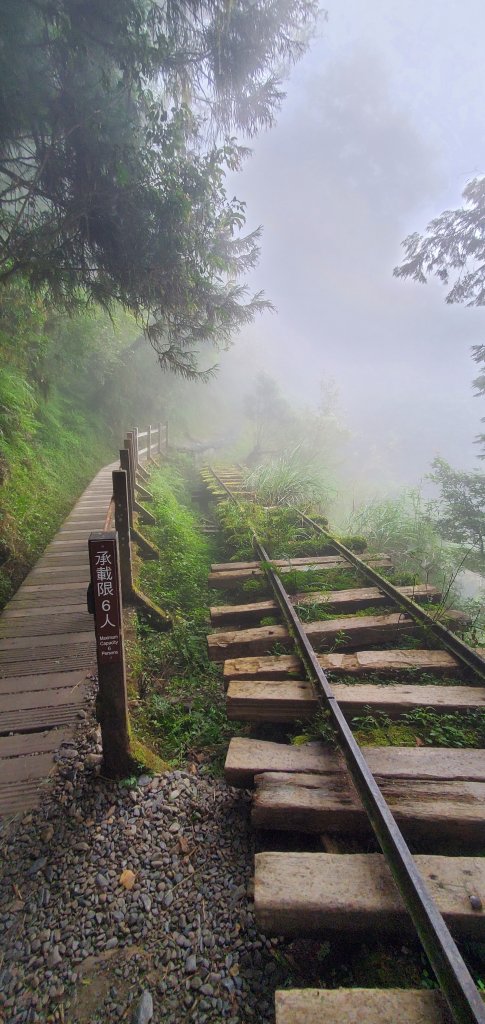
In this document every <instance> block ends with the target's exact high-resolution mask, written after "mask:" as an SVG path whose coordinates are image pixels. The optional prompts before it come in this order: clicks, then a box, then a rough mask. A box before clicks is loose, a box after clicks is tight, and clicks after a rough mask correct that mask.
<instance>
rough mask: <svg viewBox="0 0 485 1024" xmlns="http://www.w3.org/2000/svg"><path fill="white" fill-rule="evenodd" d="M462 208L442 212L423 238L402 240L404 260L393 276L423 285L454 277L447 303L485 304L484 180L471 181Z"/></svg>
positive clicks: (465, 192) (464, 193)
mask: <svg viewBox="0 0 485 1024" xmlns="http://www.w3.org/2000/svg"><path fill="white" fill-rule="evenodd" d="M463 199H464V205H463V206H462V207H460V208H459V209H457V210H445V212H444V213H442V214H441V215H440V216H439V217H436V219H435V220H432V221H431V223H430V224H428V226H427V228H426V232H425V234H424V235H420V234H419V233H418V232H415V233H414V234H412V235H408V237H407V238H405V239H404V242H403V247H404V249H405V252H406V258H405V260H404V261H403V262H402V263H401V265H400V266H399V267H395V269H394V275H395V276H396V277H412V278H413V279H414V280H415V281H419V282H420V283H421V284H425V283H426V280H427V278H428V277H430V276H432V275H435V276H436V277H438V278H439V280H440V281H442V282H443V284H445V285H449V284H450V280H451V279H452V278H455V280H454V281H453V284H452V286H451V288H450V290H449V292H448V294H447V296H446V301H447V302H450V303H453V302H466V303H467V304H468V305H469V306H483V305H485V178H474V180H473V181H470V182H468V185H467V186H466V188H465V189H464V192H463Z"/></svg>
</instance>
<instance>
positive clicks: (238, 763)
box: [224, 736, 485, 788]
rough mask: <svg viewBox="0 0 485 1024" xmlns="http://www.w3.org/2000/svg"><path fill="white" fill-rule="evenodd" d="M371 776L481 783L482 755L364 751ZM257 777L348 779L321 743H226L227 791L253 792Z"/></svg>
mask: <svg viewBox="0 0 485 1024" xmlns="http://www.w3.org/2000/svg"><path fill="white" fill-rule="evenodd" d="M362 750H363V754H364V757H365V759H366V761H367V764H368V765H369V768H370V770H371V772H373V774H374V775H378V776H379V777H380V778H387V779H389V778H391V779H409V780H412V781H414V780H416V779H430V780H431V781H437V780H438V781H439V780H443V781H445V780H449V781H453V780H454V779H456V780H469V781H470V782H485V758H484V756H483V750H471V749H453V748H448V747H363V748H362ZM261 772H304V773H307V772H310V773H312V774H319V775H335V774H336V773H340V772H344V773H347V766H346V764H345V760H344V758H343V755H342V754H341V752H340V751H339V750H335V749H333V747H329V746H326V745H325V744H324V743H322V742H321V741H320V740H315V741H314V742H312V743H304V744H301V745H298V746H297V745H295V746H293V745H292V744H288V743H273V742H271V741H269V740H254V739H249V738H248V737H246V736H235V737H233V739H232V740H231V741H230V743H229V749H228V751H227V757H226V763H225V766H224V775H225V778H226V782H228V783H229V784H230V785H231V786H242V787H244V788H246V787H247V786H252V785H253V782H254V778H255V776H256V775H259V774H260V773H261Z"/></svg>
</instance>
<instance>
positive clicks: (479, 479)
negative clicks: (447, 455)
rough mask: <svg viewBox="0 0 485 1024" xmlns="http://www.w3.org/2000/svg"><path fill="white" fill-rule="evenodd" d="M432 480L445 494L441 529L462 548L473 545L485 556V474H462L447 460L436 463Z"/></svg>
mask: <svg viewBox="0 0 485 1024" xmlns="http://www.w3.org/2000/svg"><path fill="white" fill-rule="evenodd" d="M431 465H432V468H433V472H432V473H430V474H429V477H430V480H432V481H433V483H435V484H437V485H438V487H439V488H440V490H441V497H440V507H439V516H438V519H437V526H438V528H439V530H440V531H441V532H442V534H443V536H444V537H446V538H447V539H448V540H452V541H456V542H457V543H458V544H461V543H471V544H473V545H474V547H478V548H479V550H480V554H481V555H484V554H485V545H484V538H485V474H483V473H476V472H475V473H459V472H458V471H457V470H454V469H452V467H451V466H449V465H448V463H447V462H445V460H444V459H441V458H436V459H434V460H433V462H432V464H431Z"/></svg>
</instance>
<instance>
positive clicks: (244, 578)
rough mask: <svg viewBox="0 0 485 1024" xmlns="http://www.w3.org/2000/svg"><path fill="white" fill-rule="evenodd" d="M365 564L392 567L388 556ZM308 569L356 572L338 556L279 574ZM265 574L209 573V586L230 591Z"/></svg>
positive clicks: (283, 568)
mask: <svg viewBox="0 0 485 1024" xmlns="http://www.w3.org/2000/svg"><path fill="white" fill-rule="evenodd" d="M366 564H367V565H370V566H371V567H372V568H373V569H389V568H390V567H391V565H392V562H391V559H390V558H389V556H388V555H382V556H380V557H379V556H374V557H373V558H368V559H366ZM308 569H313V570H314V571H318V572H325V571H326V570H328V569H349V570H350V571H351V572H356V571H358V570H355V569H354V567H353V565H351V564H350V562H347V561H346V559H345V558H341V557H339V556H335V557H332V556H328V557H326V558H322V559H321V560H320V561H319V562H318V564H316V563H315V561H314V560H313V561H312V560H311V559H307V560H306V561H305V562H304V563H303V564H300V565H288V563H287V564H286V565H282V566H281V567H280V570H279V571H280V573H282V574H283V575H284V574H285V573H288V572H295V570H298V572H306V571H307V570H308ZM264 575H265V573H264V570H263V569H259V568H258V569H235V570H227V571H225V572H211V573H209V586H210V587H216V588H217V589H219V590H224V589H231V588H233V587H240V586H241V585H242V584H243V583H247V582H248V580H257V579H261V578H262V577H264Z"/></svg>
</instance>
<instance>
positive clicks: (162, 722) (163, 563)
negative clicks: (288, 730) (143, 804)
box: [131, 457, 237, 772]
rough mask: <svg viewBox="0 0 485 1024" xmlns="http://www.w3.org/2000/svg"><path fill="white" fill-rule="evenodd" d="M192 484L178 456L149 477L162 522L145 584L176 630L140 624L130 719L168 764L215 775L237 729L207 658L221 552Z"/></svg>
mask: <svg viewBox="0 0 485 1024" xmlns="http://www.w3.org/2000/svg"><path fill="white" fill-rule="evenodd" d="M195 481H197V485H198V483H199V480H198V475H196V474H195V471H194V470H193V468H192V465H191V462H190V460H189V459H186V460H185V459H183V458H181V457H179V458H178V459H177V460H173V461H171V462H170V463H165V464H164V465H163V467H162V469H161V470H154V471H153V472H152V474H151V477H150V491H151V492H152V494H153V496H154V501H153V503H152V504H151V505H150V511H151V512H152V513H153V515H154V516H155V518H156V520H157V524H156V526H153V527H151V529H150V531H149V532H150V537H151V540H152V541H153V543H155V544H156V545H157V547H158V548H159V550H160V559H159V561H150V562H145V563H144V564H143V566H142V567H141V568H140V585H141V588H142V589H143V591H144V592H145V593H146V594H147V595H148V596H149V597H150V598H152V600H153V601H155V602H156V603H157V604H158V605H159V606H161V607H162V608H164V609H165V610H166V611H168V612H170V614H171V615H172V616H173V619H174V627H173V629H172V630H171V631H169V632H166V633H160V632H157V631H155V630H153V629H150V628H149V627H148V626H147V625H145V624H144V623H142V622H139V625H138V638H137V649H138V671H137V685H138V693H137V694H132V695H131V696H132V701H131V719H132V725H133V729H134V732H135V735H136V736H138V737H140V738H141V739H143V740H144V742H146V743H147V744H149V745H150V746H151V747H153V749H154V750H155V751H156V753H157V754H159V755H160V756H161V757H162V758H163V759H165V760H168V761H170V762H171V763H173V764H181V763H185V762H186V761H187V760H189V761H190V760H191V759H193V760H195V761H197V762H205V763H207V768H208V770H209V771H211V772H218V771H219V770H220V769H221V768H222V764H223V760H224V757H225V753H226V749H227V743H228V740H229V738H230V736H232V735H234V732H235V731H237V727H236V729H235V727H234V724H233V723H230V722H228V720H227V716H226V711H225V696H224V688H223V684H222V678H221V671H220V666H216V665H214V663H213V662H211V661H210V660H209V657H208V654H207V634H208V633H209V631H210V625H209V612H208V609H209V604H210V601H211V595H210V591H209V588H208V585H207V578H208V575H209V572H210V563H211V561H212V560H213V559H214V557H216V552H215V551H214V550H213V542H211V540H209V539H208V538H207V536H205V535H204V534H203V533H202V532H201V516H200V515H199V513H198V511H197V509H196V507H195V506H194V504H193V502H192V500H191V485H192V484H193V483H195ZM147 532H148V531H147Z"/></svg>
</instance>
